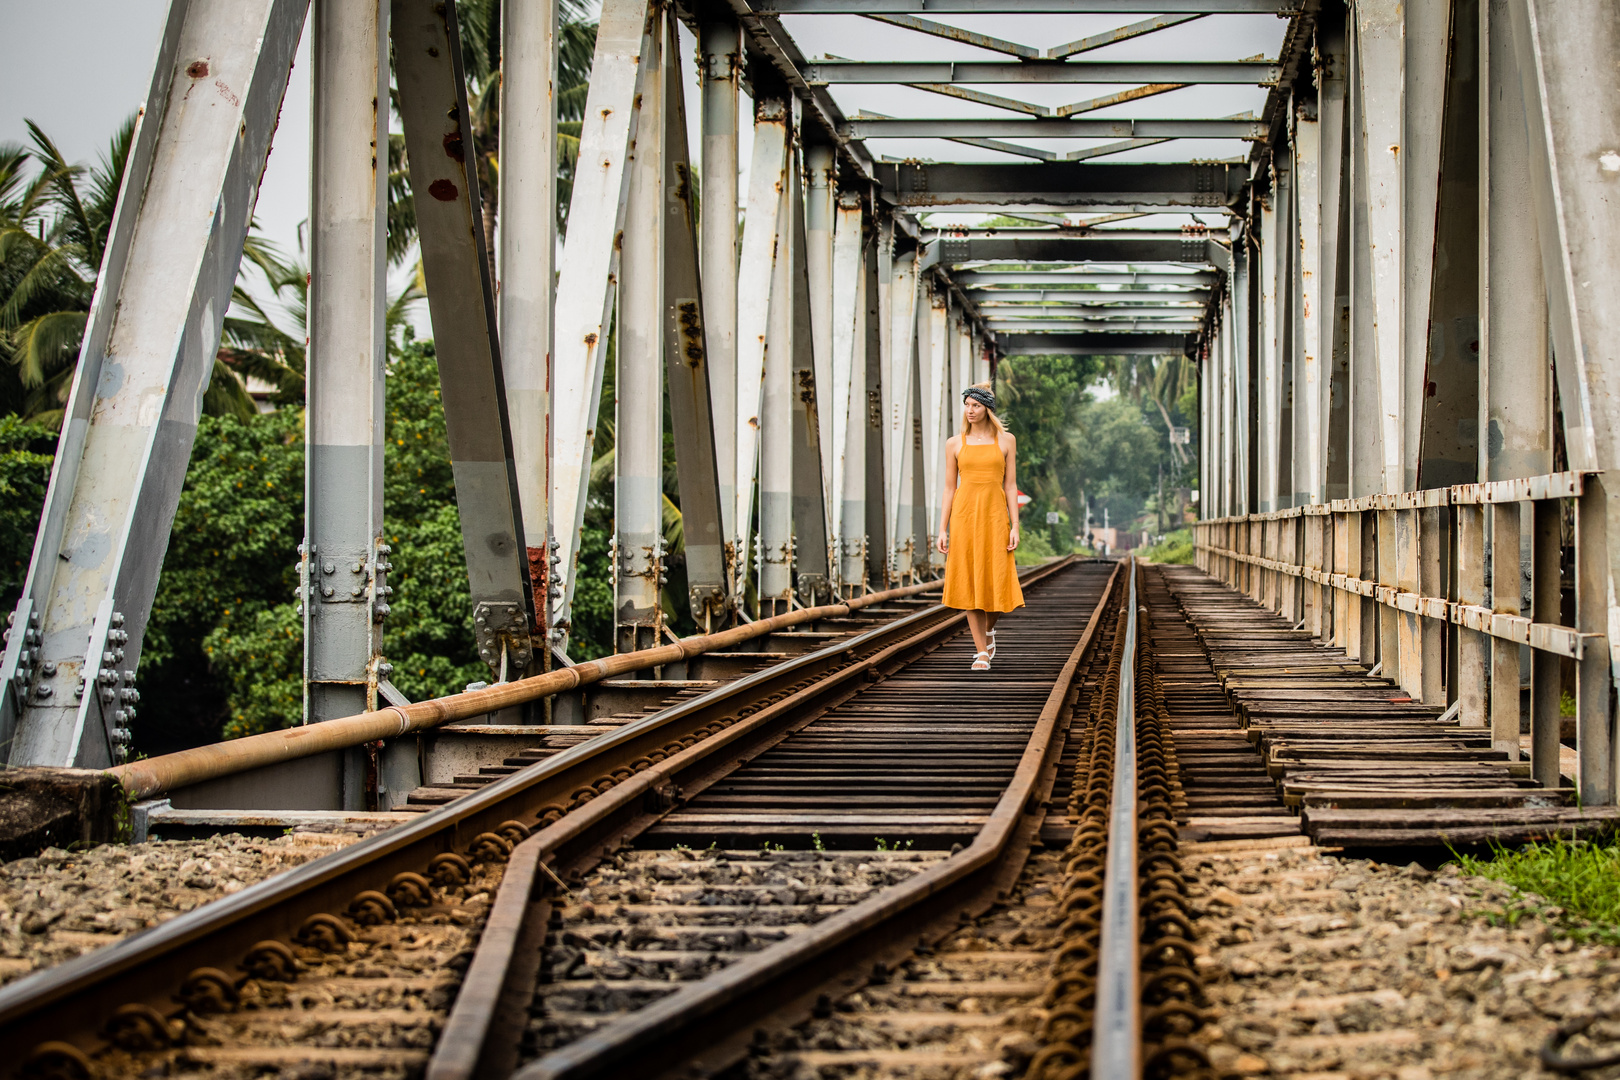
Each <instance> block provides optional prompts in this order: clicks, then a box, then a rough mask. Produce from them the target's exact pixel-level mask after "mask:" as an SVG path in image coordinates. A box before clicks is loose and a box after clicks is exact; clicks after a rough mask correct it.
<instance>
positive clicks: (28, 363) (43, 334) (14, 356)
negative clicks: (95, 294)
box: [10, 311, 89, 388]
mask: <svg viewBox="0 0 1620 1080" xmlns="http://www.w3.org/2000/svg"><path fill="white" fill-rule="evenodd" d="M88 318H89V314H88V312H84V311H53V312H50V313H49V314H46V315H36V316H34V317H33V318H32V319H29V320H28V321H27V322H25V323H23V324H22V325H21V326H19V327H17V329H15V330H13V331H12V332H11V357H10V360H11V362H12V363H13V364H14V365H16V367H17V369H18V370H17V375H18V377H19V378H20V379H21V380H22V384H23V385H24V386H26V387H30V388H33V387H39V386H43V385H44V384H45V383H46V382H48V381H49V380H50V379H51V378H52V377H53V376H56V375H58V374H60V373H61V372H63V371H64V370H65V371H67V373H68V374H69V376H71V375H72V372H73V367H74V362H75V361H76V360H77V359H78V356H79V343H80V342H81V341H83V340H84V325H85V321H86V320H87V319H88Z"/></svg>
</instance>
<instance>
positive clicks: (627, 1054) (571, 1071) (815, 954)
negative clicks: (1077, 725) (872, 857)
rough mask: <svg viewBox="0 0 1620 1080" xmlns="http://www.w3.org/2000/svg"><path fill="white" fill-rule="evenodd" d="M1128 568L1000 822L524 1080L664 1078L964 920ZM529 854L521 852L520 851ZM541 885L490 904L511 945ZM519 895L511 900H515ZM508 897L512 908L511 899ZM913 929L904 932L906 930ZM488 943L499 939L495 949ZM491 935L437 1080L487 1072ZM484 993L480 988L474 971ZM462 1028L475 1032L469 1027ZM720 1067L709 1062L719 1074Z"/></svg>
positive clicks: (1012, 850) (1018, 828) (995, 816)
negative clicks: (943, 922) (818, 990)
mask: <svg viewBox="0 0 1620 1080" xmlns="http://www.w3.org/2000/svg"><path fill="white" fill-rule="evenodd" d="M1120 577H1121V574H1120V567H1119V566H1116V567H1115V568H1114V570H1113V572H1112V573H1111V574H1110V575H1109V578H1108V582H1107V584H1106V585H1105V587H1104V590H1103V594H1102V598H1101V599H1100V600H1099V601H1098V603H1097V606H1096V607H1095V608H1094V609H1093V610H1092V612H1091V615H1090V617H1089V619H1088V621H1087V623H1086V626H1085V628H1084V630H1083V631H1082V632H1081V634H1080V637H1079V640H1078V642H1077V643H1076V645H1075V647H1074V649H1073V651H1072V652H1071V654H1070V656H1069V658H1068V660H1067V662H1066V663H1065V664H1064V666H1063V668H1062V669H1061V670H1060V672H1059V674H1058V677H1057V678H1056V680H1055V681H1054V684H1053V687H1052V691H1051V693H1050V694H1049V695H1048V696H1047V700H1046V703H1045V705H1044V706H1043V708H1042V709H1041V712H1040V716H1039V718H1038V719H1037V721H1036V723H1035V727H1034V730H1033V731H1032V732H1031V734H1030V738H1029V741H1028V743H1027V744H1026V746H1025V749H1024V753H1023V756H1022V758H1021V759H1020V762H1019V765H1018V768H1017V770H1016V772H1015V773H1014V776H1013V779H1012V781H1011V783H1010V784H1009V785H1008V787H1007V789H1006V790H1005V791H1004V792H1003V794H1002V795H1001V797H1000V799H999V800H997V802H996V805H995V808H994V810H993V811H992V812H991V814H990V818H989V821H988V822H987V823H986V824H985V826H984V828H983V829H982V830H981V831H980V833H979V835H978V836H977V838H976V839H975V840H974V841H973V843H972V844H970V845H969V846H968V847H967V848H965V849H964V850H963V851H961V852H960V853H958V854H957V855H955V856H952V857H951V858H949V859H947V860H946V861H945V862H943V863H941V864H938V865H936V866H934V867H932V868H930V869H928V870H925V871H922V872H921V873H919V874H917V875H916V876H914V877H911V878H908V879H907V880H906V881H904V882H901V883H899V884H897V885H894V886H892V887H890V888H888V889H885V890H883V891H882V892H880V893H879V894H878V895H876V896H874V897H872V898H870V899H868V900H866V901H863V902H861V903H858V904H855V905H853V906H851V907H849V908H846V909H845V910H843V911H841V912H839V913H837V914H836V915H833V916H830V917H829V918H827V919H826V920H824V921H822V922H819V923H817V924H815V925H814V926H812V927H810V928H809V929H807V930H805V931H804V932H803V933H800V934H796V935H794V936H792V937H790V938H787V939H786V940H785V941H783V942H781V943H780V944H778V945H775V946H772V947H770V948H767V949H764V950H762V951H760V952H758V953H754V954H751V955H749V956H747V957H745V958H744V959H742V960H739V961H738V962H737V963H735V964H733V965H731V966H730V967H727V968H724V969H723V970H721V971H718V972H716V973H714V974H713V975H711V976H709V977H708V978H706V979H703V980H702V981H700V982H696V983H691V984H688V985H686V986H685V987H683V988H682V989H679V990H677V991H676V992H675V993H673V994H671V995H669V996H668V997H665V998H662V999H660V1000H658V1001H656V1002H654V1003H652V1004H650V1005H648V1006H647V1007H645V1008H643V1009H640V1010H638V1011H637V1012H635V1013H633V1014H631V1015H629V1016H627V1017H624V1018H623V1019H621V1020H618V1021H615V1022H613V1023H610V1024H607V1025H604V1026H603V1027H602V1028H600V1029H598V1030H596V1031H594V1032H592V1033H590V1034H588V1035H586V1036H585V1037H583V1038H581V1039H580V1040H578V1041H576V1042H574V1043H571V1044H569V1045H568V1046H566V1047H563V1048H561V1049H558V1050H556V1051H553V1052H552V1053H550V1054H547V1055H546V1056H545V1057H542V1058H540V1059H538V1060H536V1061H533V1062H530V1063H529V1064H528V1065H526V1066H524V1067H523V1068H522V1069H520V1070H519V1071H518V1072H517V1073H515V1074H514V1078H515V1080H585V1078H589V1077H600V1076H629V1075H645V1076H654V1075H660V1074H662V1073H664V1072H666V1071H668V1070H669V1069H671V1068H672V1067H674V1066H675V1065H677V1064H678V1063H679V1062H681V1061H682V1060H685V1059H686V1058H688V1057H690V1056H692V1055H694V1054H699V1053H705V1052H707V1053H711V1054H713V1053H715V1050H714V1048H715V1046H716V1044H718V1043H723V1042H725V1041H726V1039H727V1038H728V1037H734V1036H735V1035H736V1033H738V1032H746V1031H748V1030H751V1029H752V1027H753V1025H754V1024H755V1023H757V1021H758V1020H759V1019H760V1018H761V1017H762V1016H765V1015H768V1014H770V1013H772V1012H775V1011H777V1010H778V1009H782V1008H791V1007H794V1006H795V1005H797V1004H798V1003H800V1002H802V1001H803V999H804V998H805V996H806V988H807V987H810V986H813V985H816V984H819V983H821V982H822V981H823V980H824V979H826V978H828V977H830V976H832V975H835V974H837V973H838V972H839V971H842V970H845V969H847V968H848V967H849V966H850V965H851V964H853V963H856V962H863V961H864V962H866V963H869V962H870V960H871V957H872V954H873V953H876V952H880V951H882V950H885V949H890V948H894V947H895V945H896V943H897V942H899V941H901V940H904V939H905V938H906V937H907V935H908V934H909V935H910V936H911V937H912V938H913V939H914V938H915V936H916V935H915V930H916V927H917V926H918V925H919V924H921V923H925V922H928V921H930V920H932V919H936V918H940V917H953V918H954V917H955V916H956V915H957V914H959V913H960V912H961V911H963V910H964V909H965V908H966V907H968V906H970V905H971V904H972V902H973V901H972V897H974V896H976V895H980V890H982V889H983V888H984V887H985V885H986V884H987V883H988V882H987V879H989V881H994V880H996V878H997V872H998V871H999V870H1001V869H1004V868H1005V866H1004V864H1005V863H1006V862H1007V860H1008V858H1009V856H1012V855H1014V854H1016V853H1020V852H1023V851H1025V850H1026V847H1027V843H1028V840H1029V839H1030V838H1032V837H1033V836H1034V834H1035V830H1036V828H1038V826H1039V822H1040V817H1041V815H1040V811H1041V808H1042V805H1043V803H1044V795H1043V792H1045V791H1049V789H1050V784H1051V781H1052V779H1053V775H1054V771H1055V768H1056V762H1057V755H1058V752H1059V748H1060V747H1061V744H1062V737H1063V735H1064V730H1065V725H1064V724H1062V723H1061V720H1062V718H1063V712H1064V709H1065V708H1066V707H1067V706H1068V705H1069V704H1072V701H1073V694H1074V693H1075V692H1076V687H1075V686H1074V680H1075V676H1076V674H1077V672H1078V671H1079V669H1080V664H1081V661H1082V659H1083V658H1084V657H1085V655H1086V653H1087V651H1088V650H1089V649H1090V647H1091V644H1092V642H1093V641H1094V640H1095V638H1096V634H1097V630H1098V627H1099V626H1100V625H1101V615H1102V612H1103V611H1104V609H1105V608H1106V607H1107V606H1108V601H1109V598H1110V597H1111V596H1113V595H1114V592H1115V590H1116V588H1117V587H1118V585H1119V581H1120ZM528 843H529V844H531V845H533V847H534V849H535V850H534V851H533V852H532V853H528V852H525V853H524V858H525V862H526V863H527V862H531V861H532V862H538V861H539V859H540V853H539V848H540V847H541V846H542V845H543V843H544V841H543V840H542V839H541V838H539V837H537V838H535V840H533V841H529V842H528ZM520 850H521V845H520ZM533 887H534V886H533V884H532V883H530V884H528V885H525V884H524V883H522V882H520V881H518V880H516V879H515V878H514V877H513V875H512V873H511V869H510V868H509V870H508V874H507V876H506V877H505V878H503V880H502V884H501V890H500V893H499V894H497V897H496V901H495V905H494V906H493V907H492V908H491V911H490V919H489V925H490V927H491V928H493V927H496V926H497V925H499V927H500V930H501V932H502V933H503V934H504V935H506V941H505V942H504V943H503V945H502V946H500V947H510V946H513V945H516V944H517V942H518V941H519V940H520V939H521V938H522V936H523V933H522V929H521V916H520V915H519V914H518V911H517V909H518V907H519V905H528V904H529V903H530V898H531V896H530V893H531V890H532V889H533ZM508 893H510V896H509V897H508ZM503 899H504V901H505V902H504V903H503ZM902 928H903V929H904V932H902ZM484 942H488V943H489V947H488V949H487V951H486V947H485V945H484ZM497 948H498V946H497V945H496V941H495V939H494V938H492V937H491V936H489V932H488V931H486V936H485V938H484V939H483V940H482V941H481V943H480V948H479V951H478V954H477V955H476V956H475V957H474V960H473V963H472V965H471V966H470V967H469V968H468V973H467V982H466V984H464V988H463V992H462V995H461V997H459V998H458V1000H457V1003H456V1006H455V1008H454V1010H453V1012H452V1014H451V1017H450V1019H449V1020H447V1022H446V1025H445V1032H444V1036H443V1037H442V1038H441V1040H440V1043H439V1048H438V1050H437V1051H436V1052H435V1055H434V1057H433V1060H432V1061H431V1062H430V1064H429V1067H428V1074H427V1075H428V1080H468V1078H471V1077H474V1076H477V1075H481V1070H480V1069H479V1064H478V1062H479V1058H480V1056H481V1054H482V1052H483V1039H482V1038H476V1037H473V1036H474V1034H475V1033H474V1031H473V1030H472V1029H473V1028H475V1027H479V1028H482V1029H483V1031H484V1032H485V1033H486V1035H487V1033H488V1031H489V1024H488V1017H489V1016H490V1015H492V1014H493V1012H494V1011H495V1009H497V1008H498V1007H499V1005H500V1002H499V993H498V988H499V987H501V986H504V985H507V984H508V979H507V978H506V971H507V966H508V961H507V960H506V958H505V956H504V955H502V954H499V953H497ZM481 966H482V967H483V968H484V970H483V971H481V972H479V973H478V979H479V984H480V990H479V993H480V994H481V996H479V997H477V998H476V999H475V998H474V997H472V996H470V995H469V991H470V990H473V989H474V988H473V986H472V984H473V982H474V978H475V970H476V969H479V968H480V967H481ZM463 1025H465V1026H464V1027H463ZM713 1064H714V1062H712V1061H710V1062H706V1063H705V1066H706V1067H708V1066H712V1065H713Z"/></svg>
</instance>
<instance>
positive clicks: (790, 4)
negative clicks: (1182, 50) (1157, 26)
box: [750, 0, 1299, 15]
mask: <svg viewBox="0 0 1620 1080" xmlns="http://www.w3.org/2000/svg"><path fill="white" fill-rule="evenodd" d="M1008 6H1009V3H1008V0H750V7H752V8H753V9H754V10H755V11H758V12H760V13H761V14H771V15H841V14H849V15H875V14H901V13H905V12H918V13H923V14H929V15H976V14H984V15H1004V14H1006V13H1007V8H1008ZM1018 10H1019V12H1020V13H1024V14H1031V15H1039V14H1052V15H1086V14H1109V15H1125V14H1136V13H1140V14H1147V15H1158V14H1161V13H1187V12H1190V13H1197V14H1235V15H1289V14H1292V13H1294V12H1295V11H1298V10H1299V0H1018Z"/></svg>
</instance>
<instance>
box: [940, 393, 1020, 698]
mask: <svg viewBox="0 0 1620 1080" xmlns="http://www.w3.org/2000/svg"><path fill="white" fill-rule="evenodd" d="M995 408H996V395H995V394H994V392H993V391H992V390H991V387H990V384H989V383H987V382H985V383H979V384H977V385H975V386H970V387H968V388H967V389H966V390H964V391H962V430H961V432H960V433H959V434H956V435H953V436H951V438H950V439H948V440H946V442H945V498H944V500H943V501H944V505H943V506H942V507H941V509H940V515H939V534H938V538H937V539H936V540H935V541H934V543H935V545H936V546H937V547H938V548H939V551H940V553H941V554H942V555H944V556H945V596H944V603H945V606H946V607H953V608H960V609H966V611H967V623H968V629H969V630H971V631H972V632H973V647H974V648H975V649H976V650H978V651H977V652H975V653H974V654H973V670H974V671H989V670H990V661H991V660H993V659H994V658H995V655H996V620H997V619H998V618H1000V617H1001V615H1002V614H1004V613H1005V612H1008V611H1011V610H1013V609H1014V608H1020V607H1023V606H1024V593H1023V590H1021V589H1020V588H1019V587H1018V570H1017V568H1016V567H1015V566H1014V564H1013V552H1014V551H1015V550H1017V548H1018V440H1017V439H1015V438H1013V436H1012V434H1011V432H1009V431H1008V430H1007V429H1006V428H1004V427H1002V426H1001V421H1000V420H998V419H997V418H996V413H995Z"/></svg>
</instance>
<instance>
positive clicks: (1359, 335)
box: [1347, 33, 1394, 662]
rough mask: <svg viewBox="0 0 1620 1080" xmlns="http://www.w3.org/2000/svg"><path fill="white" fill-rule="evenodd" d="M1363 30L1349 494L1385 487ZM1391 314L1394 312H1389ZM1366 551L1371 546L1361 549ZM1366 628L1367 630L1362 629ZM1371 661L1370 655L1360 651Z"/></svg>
mask: <svg viewBox="0 0 1620 1080" xmlns="http://www.w3.org/2000/svg"><path fill="white" fill-rule="evenodd" d="M1362 52H1363V47H1362V41H1361V35H1360V34H1359V33H1352V34H1351V35H1350V71H1351V76H1350V92H1349V117H1348V132H1349V134H1348V138H1349V158H1350V161H1349V170H1348V172H1349V177H1350V180H1349V184H1350V194H1349V213H1348V218H1349V220H1348V225H1349V230H1348V232H1349V238H1350V250H1349V279H1350V280H1349V288H1348V289H1347V293H1348V296H1349V301H1350V303H1349V314H1350V319H1349V328H1348V345H1349V362H1350V371H1349V389H1350V409H1349V416H1348V418H1347V419H1348V429H1349V435H1350V463H1349V474H1348V482H1349V495H1350V497H1351V498H1360V497H1362V496H1366V495H1373V494H1376V493H1378V492H1382V491H1383V490H1384V478H1383V465H1384V451H1383V440H1384V430H1385V429H1384V422H1383V419H1382V417H1381V416H1380V413H1381V411H1382V409H1383V404H1382V401H1381V399H1380V397H1379V393H1378V389H1379V370H1378V350H1377V345H1376V342H1375V340H1374V338H1375V336H1376V335H1375V328H1376V322H1377V320H1376V317H1375V313H1376V312H1377V310H1378V306H1377V298H1376V297H1375V296H1374V294H1373V266H1372V244H1373V239H1372V236H1371V233H1370V231H1369V230H1370V228H1371V222H1370V219H1369V211H1368V197H1369V194H1368V180H1367V172H1368V162H1367V153H1368V151H1367V135H1366V132H1365V114H1366V111H1367V103H1366V94H1365V92H1364V91H1365V86H1366V75H1365V73H1364V71H1363V69H1362V63H1361V54H1362ZM1391 314H1394V313H1393V312H1392V313H1391ZM1365 554H1366V555H1370V552H1368V553H1365ZM1364 632H1365V631H1364ZM1363 660H1364V661H1366V662H1370V661H1371V655H1370V654H1369V655H1367V656H1364V657H1363Z"/></svg>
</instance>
